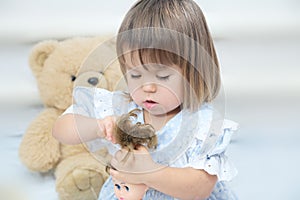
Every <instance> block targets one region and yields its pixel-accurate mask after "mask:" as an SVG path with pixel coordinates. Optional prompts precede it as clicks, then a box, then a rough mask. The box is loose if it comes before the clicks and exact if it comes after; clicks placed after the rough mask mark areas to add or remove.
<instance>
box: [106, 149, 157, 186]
mask: <svg viewBox="0 0 300 200" xmlns="http://www.w3.org/2000/svg"><path fill="white" fill-rule="evenodd" d="M111 165H112V166H113V168H114V169H112V168H111V169H110V174H111V176H112V178H113V179H117V180H120V181H122V182H125V183H131V184H140V183H143V184H145V182H146V177H147V176H146V175H147V174H151V173H152V172H154V171H156V170H159V169H160V168H161V167H162V166H161V165H159V164H157V163H155V162H154V161H153V160H152V158H151V155H150V154H149V152H148V150H147V149H146V148H145V147H144V146H140V147H139V148H138V149H137V150H134V151H133V152H128V150H126V149H121V150H119V151H118V152H116V154H115V156H114V157H113V158H112V160H111Z"/></svg>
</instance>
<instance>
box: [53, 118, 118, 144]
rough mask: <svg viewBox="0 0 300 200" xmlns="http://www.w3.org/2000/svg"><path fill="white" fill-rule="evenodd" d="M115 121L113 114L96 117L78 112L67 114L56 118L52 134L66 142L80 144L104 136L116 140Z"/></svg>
mask: <svg viewBox="0 0 300 200" xmlns="http://www.w3.org/2000/svg"><path fill="white" fill-rule="evenodd" d="M114 122H115V118H114V117H113V116H109V117H105V118H104V119H95V118H90V117H85V116H82V115H78V114H65V115H62V116H61V117H59V118H58V119H57V120H56V122H55V124H54V126H53V129H52V134H53V136H54V137H55V138H56V139H57V140H59V141H60V142H61V143H64V144H79V143H82V142H86V141H89V140H93V139H96V138H104V137H106V139H108V140H110V141H112V142H114V139H113V138H112V132H113V126H114Z"/></svg>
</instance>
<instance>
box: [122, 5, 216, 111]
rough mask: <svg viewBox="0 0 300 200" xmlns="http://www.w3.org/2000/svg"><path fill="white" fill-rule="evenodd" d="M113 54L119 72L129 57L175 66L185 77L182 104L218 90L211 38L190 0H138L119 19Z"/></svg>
mask: <svg viewBox="0 0 300 200" xmlns="http://www.w3.org/2000/svg"><path fill="white" fill-rule="evenodd" d="M117 53H118V58H119V62H120V66H121V70H122V72H123V74H126V73H127V72H128V66H127V64H128V59H126V58H128V57H129V58H130V59H129V60H130V61H133V62H136V64H135V66H138V65H140V66H143V67H144V66H145V68H147V67H146V66H147V65H148V66H149V65H152V64H156V65H160V66H161V65H164V66H174V65H175V66H178V67H180V68H181V69H182V70H181V71H182V76H183V78H184V79H185V83H184V91H183V102H182V107H183V108H187V109H189V110H193V111H194V110H197V108H199V106H200V105H202V103H204V102H210V101H212V100H213V99H214V98H215V97H216V96H217V94H218V91H219V88H220V84H221V83H220V72H219V64H218V59H217V56H216V52H215V49H214V45H213V40H212V38H211V35H210V32H209V30H208V26H207V24H206V20H205V17H204V15H203V13H202V11H201V9H200V8H199V6H198V5H197V4H196V3H195V2H194V1H192V0H180V1H179V0H168V1H162V0H140V1H138V2H137V3H136V4H134V5H133V7H132V8H131V9H130V10H129V11H128V13H127V15H126V16H125V18H124V20H123V22H122V24H121V27H120V29H119V33H118V37H117ZM133 64H134V63H133ZM125 77H126V76H125Z"/></svg>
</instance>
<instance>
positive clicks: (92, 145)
mask: <svg viewBox="0 0 300 200" xmlns="http://www.w3.org/2000/svg"><path fill="white" fill-rule="evenodd" d="M73 96H74V99H75V102H76V103H74V104H73V105H72V106H71V107H70V108H68V109H67V110H66V112H65V113H76V114H81V115H84V116H90V117H95V118H104V117H105V116H109V115H121V114H123V113H127V112H128V111H130V110H132V109H134V108H138V106H137V105H136V104H135V103H134V102H132V101H130V99H129V98H128V96H127V95H126V94H124V93H123V92H110V91H107V90H104V89H99V88H86V87H77V88H75V89H74V93H73ZM214 116H215V111H214V110H213V108H212V106H211V105H209V104H204V105H203V106H202V107H201V108H200V109H199V111H197V112H193V113H191V112H189V111H187V110H182V111H180V112H179V113H178V114H177V115H176V116H174V117H173V118H172V119H170V120H169V121H168V122H167V124H166V125H165V126H164V127H163V128H162V129H161V130H159V131H157V132H156V134H157V137H158V146H157V148H156V150H154V151H152V152H150V154H151V156H152V159H153V160H154V161H156V162H157V163H161V164H163V165H167V166H171V167H193V168H195V169H203V170H205V171H206V172H207V173H209V174H212V175H216V176H217V177H218V182H217V183H216V185H215V188H214V190H213V192H212V193H211V195H210V197H209V198H208V199H209V200H223V199H224V200H233V199H237V197H236V196H235V194H234V193H233V192H232V191H231V189H230V187H229V186H228V184H227V182H228V181H230V180H231V179H232V178H233V177H234V176H236V174H237V170H236V169H235V167H234V166H233V165H232V163H231V162H230V161H229V160H228V158H227V156H226V155H225V150H226V148H227V146H228V145H229V143H230V139H231V136H232V134H233V132H234V131H235V130H236V129H237V127H238V125H237V124H236V123H235V122H232V121H229V120H221V123H213V120H212V119H214ZM137 121H139V122H141V123H144V119H143V114H142V112H141V113H140V114H139V115H138V118H137ZM218 122H220V120H218ZM87 146H88V147H89V149H90V151H91V152H95V151H97V150H98V149H100V148H103V147H107V148H108V149H109V152H110V153H111V154H114V153H115V152H116V151H117V150H119V146H118V145H113V144H111V143H109V142H107V141H106V140H104V139H97V140H95V141H91V142H88V143H87ZM143 199H144V200H171V199H175V198H173V197H170V196H168V195H166V194H163V193H161V192H159V191H157V190H154V189H151V188H150V189H149V190H148V191H147V192H146V194H145V196H144V198H143ZM99 200H117V198H116V197H115V195H114V184H113V182H112V179H111V177H109V178H108V179H107V181H106V182H105V184H104V185H103V186H102V189H101V192H100V195H99Z"/></svg>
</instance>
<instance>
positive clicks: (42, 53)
mask: <svg viewBox="0 0 300 200" xmlns="http://www.w3.org/2000/svg"><path fill="white" fill-rule="evenodd" d="M58 44H59V43H58V41H56V40H48V41H43V42H40V43H38V44H37V45H35V46H34V47H33V49H32V51H31V53H30V55H29V66H30V68H31V70H32V72H33V74H34V75H35V76H38V74H39V73H40V72H41V71H42V69H43V67H44V64H45V61H46V60H47V58H48V57H49V55H50V54H51V53H52V52H53V51H54V49H55V48H56V47H57V46H58Z"/></svg>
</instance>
